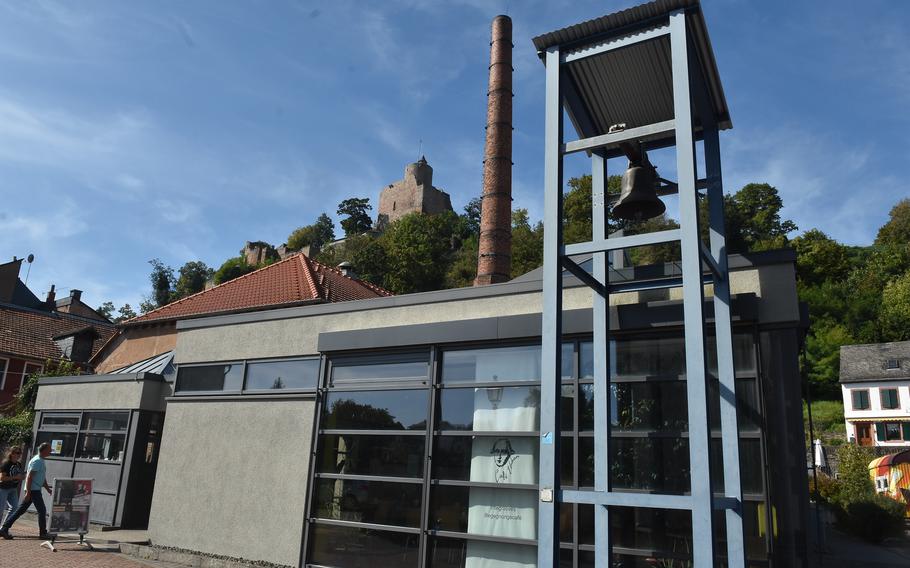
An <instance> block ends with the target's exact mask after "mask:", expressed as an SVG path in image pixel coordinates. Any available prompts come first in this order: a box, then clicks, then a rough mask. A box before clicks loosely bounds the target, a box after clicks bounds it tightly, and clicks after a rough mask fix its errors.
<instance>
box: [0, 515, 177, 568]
mask: <svg viewBox="0 0 910 568" xmlns="http://www.w3.org/2000/svg"><path fill="white" fill-rule="evenodd" d="M117 532H120V531H112V532H100V531H99V532H92V533H90V534H89V539H92V538H95V537H97V538H99V539H103V540H108V541H113V540H116V539H117V536H115V535H117ZM123 532H131V533H132V532H137V531H123ZM10 534H12V535H13V536H14V537H15V538H14V539H13V540H2V539H0V565H3V566H28V567H29V568H150V567H151V568H178V565H177V564H171V563H167V562H152V561H141V560H137V559H135V558H131V557H128V556H126V555H123V554H120V551H119V548H118V546H117V544H115V543H104V542H98V541H95V542H93V543H92V546H93V547H94V548H95V550H88V549H87V548H85V547H82V546H79V545H78V544H77V543H76V542H60V541H58V542H56V543H55V544H54V546H55V547H56V548H57V552H52V551H51V550H49V549H47V548H44V547H42V546H41V542H43V541H41V540H39V539H38V524H37V521H36V518H35V516H34V515H25V516H23V517H22V518H21V519H19V520H18V521H17V522H16V524H15V525H13V528H12V529H11V530H10ZM61 538H63V539H65V540H69V537H61ZM180 568H183V567H180Z"/></svg>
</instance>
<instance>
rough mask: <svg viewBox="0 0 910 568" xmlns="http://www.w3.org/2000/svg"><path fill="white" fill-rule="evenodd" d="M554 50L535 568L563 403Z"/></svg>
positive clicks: (551, 528) (547, 521)
mask: <svg viewBox="0 0 910 568" xmlns="http://www.w3.org/2000/svg"><path fill="white" fill-rule="evenodd" d="M560 71H561V65H560V53H559V48H558V47H552V48H550V49H549V50H547V55H546V74H547V83H546V95H545V102H544V106H545V127H544V227H546V230H545V231H544V246H543V291H542V295H543V310H542V311H543V313H542V333H541V366H540V371H541V377H540V387H541V388H540V460H539V467H540V470H539V481H538V483H539V484H540V501H539V503H538V511H537V536H538V545H537V565H538V566H558V565H559V502H558V492H559V488H560V479H559V474H560V468H559V456H560V451H559V446H560V441H561V440H560V438H561V436H560V417H559V414H560V400H561V398H562V361H561V357H562V263H561V262H560V253H561V250H560V249H561V244H562V200H563V195H562V161H563V158H562V154H561V152H560V149H561V148H562V137H563V119H562V117H563V109H562V93H561V89H560Z"/></svg>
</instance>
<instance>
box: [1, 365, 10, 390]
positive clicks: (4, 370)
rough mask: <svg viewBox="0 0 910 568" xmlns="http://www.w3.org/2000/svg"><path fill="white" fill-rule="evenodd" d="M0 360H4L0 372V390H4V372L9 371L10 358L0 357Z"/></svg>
mask: <svg viewBox="0 0 910 568" xmlns="http://www.w3.org/2000/svg"><path fill="white" fill-rule="evenodd" d="M0 361H3V362H4V365H3V372H2V373H0V391H2V390H6V374H7V372H8V371H9V362H10V359H9V358H8V357H0Z"/></svg>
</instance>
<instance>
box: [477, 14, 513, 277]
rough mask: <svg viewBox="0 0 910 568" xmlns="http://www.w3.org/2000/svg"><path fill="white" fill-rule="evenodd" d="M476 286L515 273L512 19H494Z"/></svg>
mask: <svg viewBox="0 0 910 568" xmlns="http://www.w3.org/2000/svg"><path fill="white" fill-rule="evenodd" d="M483 158H484V159H483V202H482V205H481V208H480V247H479V250H478V255H477V278H476V279H475V280H474V285H475V286H485V285H487V284H496V283H497V282H506V281H508V280H509V274H510V272H511V270H512V19H511V18H509V17H508V16H496V17H495V18H493V30H492V37H491V41H490V90H489V92H488V93H487V143H486V147H485V148H484V153H483Z"/></svg>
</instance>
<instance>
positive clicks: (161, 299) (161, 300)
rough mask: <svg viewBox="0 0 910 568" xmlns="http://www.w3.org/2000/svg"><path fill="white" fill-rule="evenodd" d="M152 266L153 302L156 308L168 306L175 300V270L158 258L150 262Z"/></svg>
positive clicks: (150, 277) (150, 276) (150, 275)
mask: <svg viewBox="0 0 910 568" xmlns="http://www.w3.org/2000/svg"><path fill="white" fill-rule="evenodd" d="M149 264H151V265H152V273H151V274H149V281H150V282H151V283H152V298H151V299H152V300H153V301H154V303H155V307H156V308H160V307H162V306H166V305H168V304H169V303H171V301H172V300H173V294H174V283H175V278H174V269H173V268H171V267H170V266H167V265H165V264H164V263H163V262H161V261H160V260H159V259H157V258H153V259H152V260H150V261H149Z"/></svg>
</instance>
